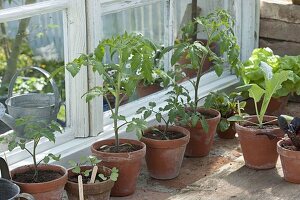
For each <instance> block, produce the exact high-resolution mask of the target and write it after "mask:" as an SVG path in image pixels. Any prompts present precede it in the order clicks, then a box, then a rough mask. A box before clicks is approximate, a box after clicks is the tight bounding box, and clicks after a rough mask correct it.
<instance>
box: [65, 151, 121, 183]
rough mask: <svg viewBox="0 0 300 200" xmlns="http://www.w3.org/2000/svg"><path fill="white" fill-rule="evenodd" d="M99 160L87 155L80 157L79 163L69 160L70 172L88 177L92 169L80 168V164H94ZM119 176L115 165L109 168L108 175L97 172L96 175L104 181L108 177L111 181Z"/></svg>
mask: <svg viewBox="0 0 300 200" xmlns="http://www.w3.org/2000/svg"><path fill="white" fill-rule="evenodd" d="M100 162H101V160H99V159H97V157H95V156H88V157H81V158H80V161H79V163H76V162H75V161H73V160H70V161H69V164H70V165H71V167H72V168H73V169H72V172H73V173H75V174H77V175H82V176H84V177H89V176H91V173H92V170H93V169H88V170H82V169H81V167H82V166H96V165H97V164H98V163H100ZM118 176H119V170H118V169H117V168H115V167H113V168H112V169H111V173H110V175H109V177H108V176H105V175H104V174H101V173H97V177H98V178H99V179H100V180H102V181H106V180H107V179H108V178H109V179H110V180H112V181H117V179H118Z"/></svg>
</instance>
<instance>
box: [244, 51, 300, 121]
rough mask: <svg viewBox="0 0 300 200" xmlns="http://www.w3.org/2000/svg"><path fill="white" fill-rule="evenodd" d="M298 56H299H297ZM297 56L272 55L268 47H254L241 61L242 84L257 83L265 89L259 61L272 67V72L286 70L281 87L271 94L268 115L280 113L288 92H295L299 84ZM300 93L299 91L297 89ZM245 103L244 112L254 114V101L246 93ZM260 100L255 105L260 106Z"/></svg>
mask: <svg viewBox="0 0 300 200" xmlns="http://www.w3.org/2000/svg"><path fill="white" fill-rule="evenodd" d="M299 58H300V57H299ZM299 58H297V56H285V57H280V56H278V55H274V53H273V51H272V50H271V49H270V48H256V49H254V50H253V52H252V54H251V56H250V58H249V59H248V60H247V61H246V62H244V63H243V67H241V70H240V72H241V77H242V80H243V82H244V84H252V83H254V84H257V85H258V86H260V87H261V88H263V89H265V86H264V72H263V71H262V69H261V67H260V62H261V61H263V62H265V63H267V64H268V65H269V66H270V67H272V72H273V73H281V72H284V71H285V72H288V73H289V76H288V79H287V80H285V81H284V82H283V83H282V87H281V88H280V89H278V90H277V91H276V92H274V94H273V95H272V98H271V100H270V103H269V106H268V108H267V111H266V113H267V114H268V115H276V116H278V115H280V114H281V112H282V110H283V108H284V107H285V106H286V104H287V101H288V97H289V94H291V93H293V92H297V89H298V88H299V84H300V72H298V71H299V70H298V69H299V66H300V59H299ZM298 93H299V94H300V91H298ZM245 97H246V102H247V105H246V107H245V112H247V113H248V114H251V115H253V114H255V108H254V102H253V99H252V98H249V96H248V95H247V94H246V95H245ZM261 104H262V102H261V101H260V102H259V103H258V104H257V106H258V108H260V107H261Z"/></svg>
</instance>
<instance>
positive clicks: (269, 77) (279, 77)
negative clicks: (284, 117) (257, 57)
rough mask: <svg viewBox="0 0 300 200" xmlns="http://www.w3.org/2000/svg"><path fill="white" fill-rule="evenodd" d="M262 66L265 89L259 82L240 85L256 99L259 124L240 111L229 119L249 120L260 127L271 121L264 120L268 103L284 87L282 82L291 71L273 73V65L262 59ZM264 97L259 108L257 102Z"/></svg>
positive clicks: (241, 88) (240, 88)
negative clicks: (245, 116) (247, 118)
mask: <svg viewBox="0 0 300 200" xmlns="http://www.w3.org/2000/svg"><path fill="white" fill-rule="evenodd" d="M260 67H261V69H262V71H263V74H264V85H265V89H263V88H261V87H260V86H259V85H257V84H254V83H253V84H247V85H243V86H241V87H239V88H238V89H239V90H247V91H248V93H249V96H250V97H251V98H253V100H254V106H255V112H256V116H257V120H258V124H256V123H254V122H250V121H248V120H246V119H245V118H244V117H242V116H241V113H240V112H239V114H238V115H235V116H232V117H230V118H229V119H228V120H229V121H247V122H249V123H251V124H255V125H257V126H258V127H259V128H263V125H264V124H267V123H270V122H264V116H265V113H266V111H267V108H268V105H269V103H270V100H271V97H272V96H273V94H274V93H275V92H276V91H277V90H279V89H280V88H281V87H282V83H283V82H284V81H286V80H287V79H288V75H289V73H288V72H286V71H283V72H282V73H280V74H279V73H275V74H274V73H273V72H272V67H270V66H269V65H268V64H267V63H265V62H263V61H261V64H260ZM261 99H262V106H261V109H260V110H258V106H257V103H258V102H259V101H260V100H261Z"/></svg>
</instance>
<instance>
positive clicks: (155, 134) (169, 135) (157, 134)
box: [143, 131, 185, 140]
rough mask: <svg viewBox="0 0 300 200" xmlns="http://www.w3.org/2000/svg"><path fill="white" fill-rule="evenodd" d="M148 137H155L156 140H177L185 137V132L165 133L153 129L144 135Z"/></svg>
mask: <svg viewBox="0 0 300 200" xmlns="http://www.w3.org/2000/svg"><path fill="white" fill-rule="evenodd" d="M143 136H144V137H146V138H150V139H154V140H175V139H179V138H182V137H184V136H185V135H184V134H183V133H179V132H175V131H172V132H171V131H168V132H167V133H165V134H163V133H161V132H159V131H152V132H149V133H146V134H144V135H143Z"/></svg>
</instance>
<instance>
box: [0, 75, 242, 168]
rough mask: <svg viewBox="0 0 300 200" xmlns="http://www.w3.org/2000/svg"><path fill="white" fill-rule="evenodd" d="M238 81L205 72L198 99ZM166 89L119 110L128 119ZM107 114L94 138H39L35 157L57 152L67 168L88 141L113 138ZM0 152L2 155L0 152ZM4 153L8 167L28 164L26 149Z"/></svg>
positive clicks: (159, 98) (69, 135) (85, 150)
mask: <svg viewBox="0 0 300 200" xmlns="http://www.w3.org/2000/svg"><path fill="white" fill-rule="evenodd" d="M238 83H239V80H238V79H237V78H236V76H235V75H231V74H230V72H229V71H227V72H225V73H224V75H223V76H221V77H217V76H216V75H215V73H208V74H206V75H205V76H204V77H203V79H202V80H201V82H200V85H201V90H200V91H199V95H200V97H201V98H203V97H205V96H207V94H208V93H209V92H210V91H216V90H226V89H233V88H234V87H235V86H236V85H237V84H238ZM182 84H183V85H185V86H186V87H187V88H188V89H189V90H190V91H192V87H191V86H190V84H189V83H187V82H184V83H182ZM169 90H170V89H166V90H163V91H160V92H157V93H155V94H152V95H149V96H147V97H145V98H142V99H139V100H137V101H134V102H131V103H128V104H126V105H124V106H122V108H121V109H120V112H121V113H122V114H124V115H125V116H126V117H129V118H130V117H134V116H135V112H136V110H137V109H138V108H139V107H141V106H144V105H148V102H150V101H155V102H156V103H157V105H158V106H160V105H163V104H164V100H165V99H166V98H167V94H166V93H167V92H168V91H169ZM200 103H203V102H200ZM109 117H110V114H109V113H108V112H106V113H105V114H104V119H106V120H105V121H104V131H103V132H102V133H101V134H99V135H98V136H96V137H88V138H75V139H73V137H74V136H73V134H72V133H71V132H70V131H69V130H66V132H65V133H64V134H59V135H58V137H57V138H56V144H55V145H53V144H52V146H51V145H50V144H49V143H50V142H48V141H43V142H42V144H41V145H40V146H39V152H40V153H39V154H38V155H37V158H38V159H40V158H42V157H43V156H45V155H47V154H48V153H50V152H51V153H53V154H61V160H60V161H59V164H61V165H63V166H65V167H68V163H67V161H68V160H78V158H79V157H80V156H82V155H89V154H90V146H91V144H92V143H94V142H96V141H98V140H104V139H108V138H113V137H114V132H113V125H112V123H111V121H110V120H107V119H109ZM148 124H149V125H153V124H155V119H154V116H152V117H150V118H149V120H148ZM120 137H121V138H132V139H136V136H135V134H133V133H126V132H125V129H122V130H121V132H120ZM0 155H1V156H2V157H3V154H0ZM6 155H7V159H8V162H9V165H10V169H13V168H16V167H19V166H23V165H26V164H31V163H32V160H31V158H30V157H29V156H28V155H27V154H26V152H22V151H21V150H17V151H13V152H6ZM21 158H23V159H21Z"/></svg>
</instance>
